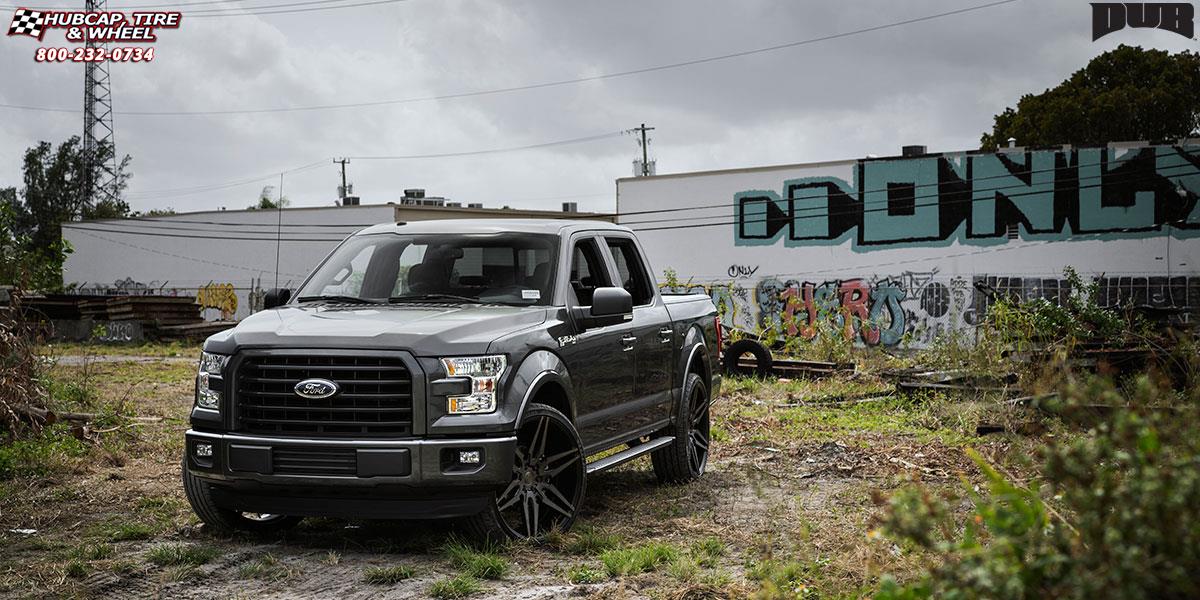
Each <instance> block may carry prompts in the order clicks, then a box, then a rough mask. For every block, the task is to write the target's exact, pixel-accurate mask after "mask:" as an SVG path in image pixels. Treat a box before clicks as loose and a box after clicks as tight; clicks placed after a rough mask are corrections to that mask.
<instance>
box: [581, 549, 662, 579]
mask: <svg viewBox="0 0 1200 600" xmlns="http://www.w3.org/2000/svg"><path fill="white" fill-rule="evenodd" d="M678 556H679V550H678V549H677V548H675V547H674V546H672V545H670V544H666V543H662V542H647V543H645V544H642V545H639V546H634V547H631V548H616V549H613V550H607V551H605V552H603V553H601V554H600V562H601V563H603V564H604V569H605V571H607V572H608V574H609V575H611V576H613V577H620V576H622V575H636V574H638V573H649V572H651V571H654V570H656V569H658V568H659V567H661V566H663V565H665V564H667V563H670V562H672V561H674V560H675V559H676V558H678Z"/></svg>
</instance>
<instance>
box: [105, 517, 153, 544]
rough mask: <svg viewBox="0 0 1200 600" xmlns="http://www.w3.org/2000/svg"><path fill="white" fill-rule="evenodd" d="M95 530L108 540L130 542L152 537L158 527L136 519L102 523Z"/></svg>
mask: <svg viewBox="0 0 1200 600" xmlns="http://www.w3.org/2000/svg"><path fill="white" fill-rule="evenodd" d="M97 531H98V533H99V535H100V536H102V537H103V538H105V539H107V540H108V541H110V542H131V541H139V540H148V539H150V538H152V537H154V534H156V533H158V528H156V527H152V526H150V525H147V524H145V523H141V522H138V521H118V522H110V523H106V524H103V525H101V526H100V527H99V528H98V530H97Z"/></svg>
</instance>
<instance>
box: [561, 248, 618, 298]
mask: <svg viewBox="0 0 1200 600" xmlns="http://www.w3.org/2000/svg"><path fill="white" fill-rule="evenodd" d="M570 279H571V290H572V291H573V292H574V293H575V301H576V305H577V306H591V305H592V295H593V294H595V293H596V288H599V287H607V286H609V285H611V284H610V283H609V282H608V268H607V267H605V266H604V261H603V260H602V259H601V258H600V251H599V249H598V248H597V247H596V243H595V241H594V240H590V239H587V240H579V241H578V242H575V248H574V249H573V250H571V275H570Z"/></svg>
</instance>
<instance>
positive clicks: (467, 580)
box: [429, 575, 483, 600]
mask: <svg viewBox="0 0 1200 600" xmlns="http://www.w3.org/2000/svg"><path fill="white" fill-rule="evenodd" d="M481 591H483V586H482V585H480V583H479V580H478V579H476V578H474V577H471V576H470V575H458V576H456V577H450V578H447V579H442V580H439V581H435V582H434V583H433V585H431V586H429V595H430V596H431V597H433V598H438V599H439V600H453V599H454V598H466V597H467V596H470V595H471V594H476V593H478V592H481Z"/></svg>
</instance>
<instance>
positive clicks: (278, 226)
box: [275, 173, 283, 288]
mask: <svg viewBox="0 0 1200 600" xmlns="http://www.w3.org/2000/svg"><path fill="white" fill-rule="evenodd" d="M275 215H276V216H275V287H276V288H278V287H279V246H280V244H282V243H283V240H282V232H283V173H280V174H279V199H277V200H276V201H275Z"/></svg>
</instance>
